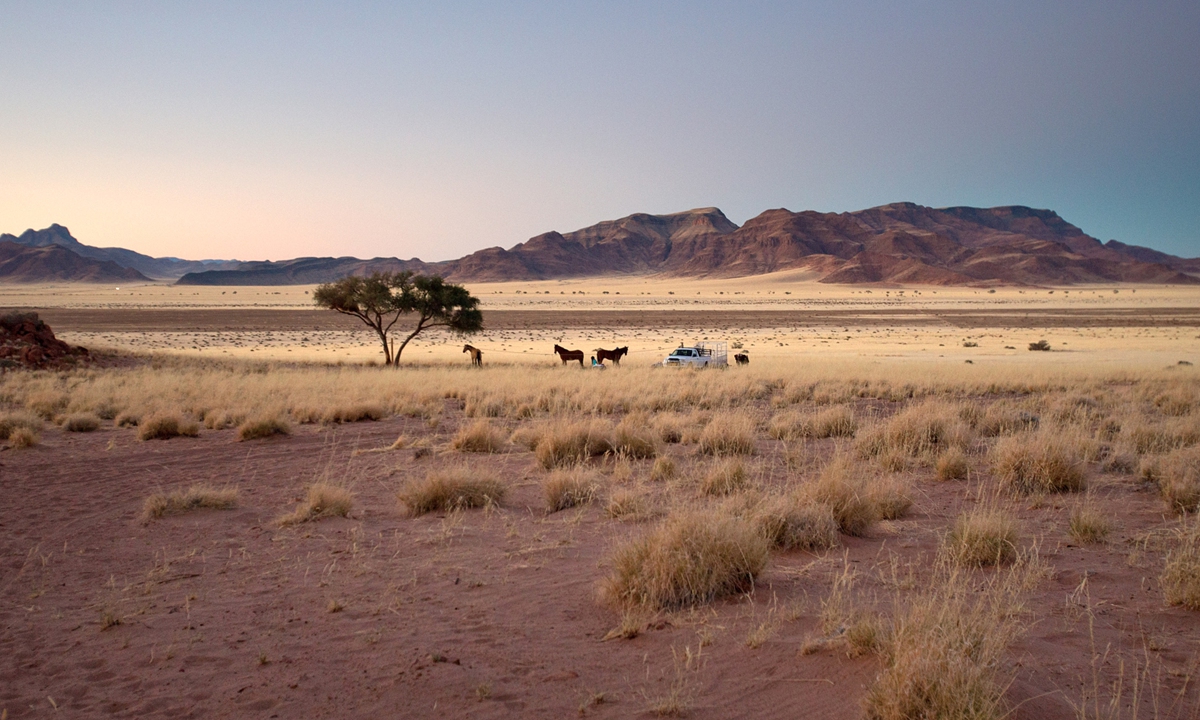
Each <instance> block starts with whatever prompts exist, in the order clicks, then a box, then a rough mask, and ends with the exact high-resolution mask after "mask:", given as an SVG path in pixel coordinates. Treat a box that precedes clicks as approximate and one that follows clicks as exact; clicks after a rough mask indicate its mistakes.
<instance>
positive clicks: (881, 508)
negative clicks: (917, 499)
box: [867, 477, 913, 520]
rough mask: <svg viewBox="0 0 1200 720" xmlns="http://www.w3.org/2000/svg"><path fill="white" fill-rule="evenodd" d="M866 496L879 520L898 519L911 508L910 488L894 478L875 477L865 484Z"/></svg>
mask: <svg viewBox="0 0 1200 720" xmlns="http://www.w3.org/2000/svg"><path fill="white" fill-rule="evenodd" d="M867 498H868V499H869V500H870V501H871V504H872V505H874V506H875V514H876V515H877V516H878V517H879V519H880V520H899V519H900V518H902V517H904V516H905V515H907V514H908V511H909V510H911V509H912V504H913V501H912V488H910V487H909V484H908V483H907V482H905V481H903V480H898V479H896V478H891V477H888V478H876V479H875V480H873V481H871V482H870V483H868V484H867Z"/></svg>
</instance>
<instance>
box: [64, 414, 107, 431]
mask: <svg viewBox="0 0 1200 720" xmlns="http://www.w3.org/2000/svg"><path fill="white" fill-rule="evenodd" d="M62 428H63V430H66V431H67V432H94V431H96V430H99V429H100V418H98V417H96V415H95V414H94V413H90V412H81V413H72V414H70V415H68V416H67V417H66V419H64V420H63V424H62Z"/></svg>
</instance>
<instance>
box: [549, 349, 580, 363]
mask: <svg viewBox="0 0 1200 720" xmlns="http://www.w3.org/2000/svg"><path fill="white" fill-rule="evenodd" d="M554 352H555V353H557V354H558V357H559V359H561V360H562V362H563V365H566V364H567V363H568V362H570V361H572V360H578V361H579V367H583V351H582V350H568V349H566V348H565V347H563V346H561V345H555V346H554Z"/></svg>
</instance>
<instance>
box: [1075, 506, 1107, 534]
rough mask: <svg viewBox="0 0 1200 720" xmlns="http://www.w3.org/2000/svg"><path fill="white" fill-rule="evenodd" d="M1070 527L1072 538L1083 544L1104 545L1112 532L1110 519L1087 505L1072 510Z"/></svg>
mask: <svg viewBox="0 0 1200 720" xmlns="http://www.w3.org/2000/svg"><path fill="white" fill-rule="evenodd" d="M1069 527H1070V531H1071V537H1073V538H1075V539H1076V540H1077V541H1079V542H1081V543H1102V542H1104V541H1105V540H1106V539H1107V538H1108V533H1109V530H1111V525H1110V524H1109V522H1108V517H1107V516H1105V514H1104V513H1102V512H1100V511H1099V510H1097V509H1096V508H1094V507H1092V506H1091V505H1088V504H1086V503H1085V504H1083V505H1078V506H1076V507H1075V508H1074V509H1073V510H1071V520H1070V526H1069Z"/></svg>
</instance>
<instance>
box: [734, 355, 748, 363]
mask: <svg viewBox="0 0 1200 720" xmlns="http://www.w3.org/2000/svg"><path fill="white" fill-rule="evenodd" d="M733 359H734V360H736V361H737V364H738V365H749V364H750V356H749V355H747V354H746V353H738V354H737V355H734V356H733Z"/></svg>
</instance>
